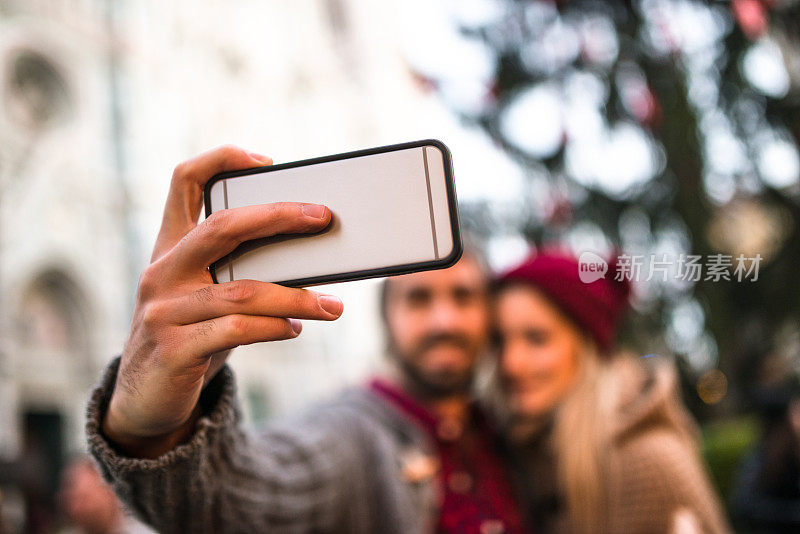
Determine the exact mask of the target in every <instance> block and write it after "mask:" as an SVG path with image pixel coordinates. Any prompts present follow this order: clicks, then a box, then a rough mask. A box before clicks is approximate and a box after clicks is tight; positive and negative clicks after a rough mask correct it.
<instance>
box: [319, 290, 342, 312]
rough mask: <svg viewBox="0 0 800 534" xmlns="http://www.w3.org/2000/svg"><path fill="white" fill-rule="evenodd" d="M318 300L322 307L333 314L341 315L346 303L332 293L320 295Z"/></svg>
mask: <svg viewBox="0 0 800 534" xmlns="http://www.w3.org/2000/svg"><path fill="white" fill-rule="evenodd" d="M317 300H318V301H319V305H320V307H321V308H322V309H323V310H325V311H326V312H328V313H330V314H331V315H335V316H337V317H338V316H340V315H341V314H342V310H343V309H344V304H342V301H341V300H339V299H338V298H337V297H334V296H332V295H320V296H319V297H318V298H317Z"/></svg>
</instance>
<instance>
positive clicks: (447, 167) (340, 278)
mask: <svg viewBox="0 0 800 534" xmlns="http://www.w3.org/2000/svg"><path fill="white" fill-rule="evenodd" d="M424 146H434V147H436V148H438V149H439V150H440V151H441V152H442V158H443V160H444V175H445V189H446V191H447V204H448V211H449V215H450V231H451V234H452V237H453V250H452V251H451V252H450V254H448V255H447V256H446V257H444V258H440V259H438V260H433V261H424V262H417V263H406V264H400V265H391V266H388V267H378V268H376V269H364V270H360V271H350V272H345V273H338V274H329V275H323V276H310V277H306V278H296V279H293V280H284V281H281V282H273V283H275V284H278V285H282V286H286V287H308V286H315V285H320V284H334V283H339V282H351V281H354V280H364V279H367V278H377V277H381V276H395V275H400V274H409V273H415V272H419V271H430V270H434V269H445V268H447V267H450V266H452V265H454V264H455V263H456V262H457V261H458V260H459V259H460V258H461V254H462V253H463V251H464V246H463V244H462V242H461V228H460V221H459V218H458V201H457V199H456V189H455V182H454V179H453V161H452V155H451V154H450V149H448V148H447V146H446V145H445V144H444V143H442V142H441V141H439V140H438V139H423V140H420V141H411V142H408V143H399V144H395V145H385V146H379V147H375V148H368V149H364V150H355V151H352V152H343V153H341V154H333V155H330V156H322V157H318V158H311V159H304V160H300V161H292V162H289V163H279V164H277V165H267V166H263V167H253V168H250V169H242V170H239V171H231V172H223V173H219V174H215V175H214V176H212V177H211V178H210V179H209V180H208V182H206V185H205V187H204V189H203V199H204V202H205V215H206V217H208V216H209V215H211V213H212V212H211V187H212V186H213V185H214V184H215V183H216V182H218V181H219V180H224V179H227V178H237V177H239V176H249V175H252V174H261V173H268V172H275V171H280V170H283V169H291V168H295V167H305V166H308V165H315V164H318V163H327V162H330V161H339V160H344V159H352V158H358V157H362V156H371V155H374V154H383V153H385V152H394V151H397V150H407V149H409V148H419V147H424ZM223 259H224V258H220V259H219V260H217V261H215V262H214V263H212V264H211V265H210V266H209V267H208V270H209V272H210V273H211V279H212V280H213V281H214V283H215V284H218V283H219V281H218V280H217V276H216V267H215V266H216V265H217V264H218V263H220V262H221V261H223Z"/></svg>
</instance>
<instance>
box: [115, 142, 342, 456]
mask: <svg viewBox="0 0 800 534" xmlns="http://www.w3.org/2000/svg"><path fill="white" fill-rule="evenodd" d="M269 163H271V161H270V160H269V158H264V157H263V156H256V155H252V154H249V153H248V152H246V151H244V150H242V149H239V148H235V147H222V148H219V149H216V150H213V151H211V152H208V153H205V154H202V155H200V156H198V157H196V158H194V159H192V160H189V161H187V162H185V163H183V164H181V165H179V166H178V167H177V168H176V169H175V173H174V174H173V177H172V182H171V184H170V191H169V196H168V197H167V203H166V207H165V209H164V218H163V222H162V226H161V230H160V232H159V236H158V238H157V240H156V245H155V248H154V251H153V256H152V262H151V264H150V265H149V266H148V267H147V268H146V269H145V270H144V272H143V273H142V276H141V278H140V279H139V287H138V291H137V294H136V304H135V308H134V313H133V320H132V323H131V330H130V334H129V336H128V340H127V341H126V343H125V348H124V350H123V353H122V359H121V361H120V365H119V370H118V373H117V378H116V385H115V387H114V391H113V393H112V395H111V399H110V401H109V404H108V409H107V411H106V413H105V417H104V421H103V428H102V431H103V433H104V435H105V436H106V437H108V439H110V440H111V441H112V442H114V443H115V444H116V446H117V447H118V448H119V449H120V450H122V451H123V452H125V453H127V454H128V455H130V456H133V457H145V458H154V457H157V456H159V455H160V454H163V453H164V452H166V451H169V450H170V449H172V448H173V447H174V446H175V445H177V444H179V443H181V442H182V441H183V440H185V439H186V438H187V437H188V436H189V435H191V432H192V430H193V427H194V421H195V420H196V419H197V417H198V416H199V413H200V412H199V408H198V406H197V401H198V399H199V397H200V392H201V391H202V389H203V387H204V386H205V385H206V384H207V383H208V382H209V381H210V380H211V378H213V377H214V375H215V374H216V373H217V372H218V371H219V369H220V368H221V367H222V365H223V364H224V362H225V359H226V358H227V356H228V353H229V351H230V349H232V348H234V347H237V346H239V345H246V344H250V343H256V342H260V341H273V340H279V339H289V338H293V337H296V336H297V335H298V334H299V333H300V330H301V325H300V322H299V321H297V320H296V319H317V320H325V321H330V320H334V319H336V318H338V317H339V316H340V315H341V313H342V309H343V306H342V303H341V301H340V300H339V299H337V298H336V297H334V296H330V295H322V294H318V293H315V292H312V291H307V290H302V289H294V288H289V287H283V286H279V285H275V284H270V283H266V282H260V281H256V280H237V281H232V282H227V283H222V284H215V283H214V281H213V280H212V278H211V274H210V273H209V271H208V266H209V265H210V264H212V263H213V262H215V261H217V260H219V259H220V258H221V257H223V256H224V255H226V254H228V253H230V252H231V251H233V250H234V249H235V248H236V247H237V246H238V245H239V244H241V243H243V242H245V241H248V240H253V239H259V238H264V237H269V236H274V235H277V234H287V233H289V234H300V233H314V232H319V231H321V230H323V229H324V228H325V227H326V226H328V224H329V223H330V220H331V213H330V210H329V209H327V208H326V207H325V206H321V205H318V204H312V203H299V202H283V203H276V204H268V205H255V206H244V207H240V208H234V209H228V210H223V211H221V212H219V213H216V214H214V215H212V216H211V217H208V218H207V219H206V220H204V221H203V222H202V223H200V224H197V220H198V217H199V215H200V210H201V209H202V205H203V195H202V193H203V188H204V186H205V184H206V182H207V181H208V180H209V178H211V176H212V175H214V174H217V173H220V172H225V171H231V170H236V169H242V168H251V167H254V166H257V165H258V166H261V165H264V164H269ZM290 318H291V319H290Z"/></svg>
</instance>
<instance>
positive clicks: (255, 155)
mask: <svg viewBox="0 0 800 534" xmlns="http://www.w3.org/2000/svg"><path fill="white" fill-rule="evenodd" d="M247 154H248V155H249V156H250V157H251V158H253V159H254V160H256V161H260V162H261V163H262V164H264V165H270V164H272V158H271V157H269V156H265V155H263V154H258V153H256V152H248V153H247Z"/></svg>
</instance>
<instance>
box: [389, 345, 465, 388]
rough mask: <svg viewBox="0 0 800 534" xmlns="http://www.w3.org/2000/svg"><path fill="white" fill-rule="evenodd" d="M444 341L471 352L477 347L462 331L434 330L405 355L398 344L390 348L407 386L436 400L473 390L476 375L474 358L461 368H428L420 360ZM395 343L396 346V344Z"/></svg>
mask: <svg viewBox="0 0 800 534" xmlns="http://www.w3.org/2000/svg"><path fill="white" fill-rule="evenodd" d="M440 343H450V344H453V345H456V346H458V347H459V348H460V349H461V350H463V351H464V352H466V353H467V354H469V353H472V352H474V351H475V349H474V347H472V345H471V343H470V342H469V340H468V339H467V338H466V337H464V336H462V335H459V334H453V333H442V334H433V335H431V336H428V337H426V338H424V339H423V340H422V341H421V342H420V343H419V344H418V345H417V346H416V347H414V349H413V351H412V352H411V353H410V354H405V355H401V354H399V353H398V351H397V350H396V348H395V349H394V350H391V351H390V352H391V353H392V354H393V358H394V359H395V361H396V362H397V364H398V365H399V367H400V371H401V373H402V379H403V381H404V382H405V384H406V386H407V387H408V388H409V389H411V390H412V391H413V392H414V393H415V394H417V395H418V396H420V397H422V398H425V399H430V400H436V399H442V398H447V397H452V396H456V395H464V394H466V393H469V391H470V389H471V388H472V381H473V376H474V374H475V373H474V371H475V370H474V361H473V362H470V363H469V365H468V367H467V368H465V369H459V370H449V369H446V370H442V371H438V372H433V371H426V370H425V369H423V368H422V366H421V365H420V364H419V360H420V359H421V356H422V355H423V354H424V353H425V352H427V351H428V350H430V349H432V348H433V347H435V346H436V345H438V344H440ZM393 347H394V346H393Z"/></svg>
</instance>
